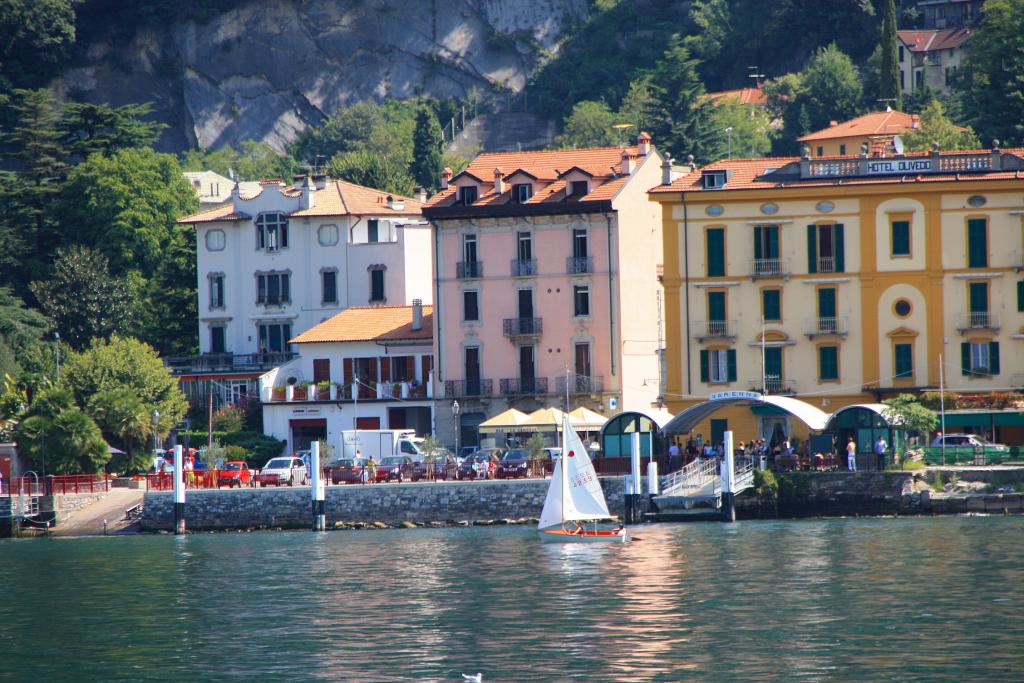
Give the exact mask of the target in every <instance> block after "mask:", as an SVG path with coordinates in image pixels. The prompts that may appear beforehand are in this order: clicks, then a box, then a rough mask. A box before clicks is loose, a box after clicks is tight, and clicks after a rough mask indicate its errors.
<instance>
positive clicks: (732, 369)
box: [725, 349, 736, 382]
mask: <svg viewBox="0 0 1024 683" xmlns="http://www.w3.org/2000/svg"><path fill="white" fill-rule="evenodd" d="M725 355H726V365H728V367H729V381H730V382H735V381H736V349H729V350H728V351H727V352H726V354H725Z"/></svg>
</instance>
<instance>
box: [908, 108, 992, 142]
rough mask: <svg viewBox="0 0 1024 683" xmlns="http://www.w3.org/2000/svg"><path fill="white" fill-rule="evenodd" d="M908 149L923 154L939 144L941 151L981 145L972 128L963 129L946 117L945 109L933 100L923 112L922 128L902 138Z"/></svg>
mask: <svg viewBox="0 0 1024 683" xmlns="http://www.w3.org/2000/svg"><path fill="white" fill-rule="evenodd" d="M901 137H902V138H903V144H904V145H905V146H906V149H907V150H908V151H911V152H922V151H925V150H928V149H931V146H932V143H937V144H938V145H939V149H943V150H958V149H978V148H979V147H981V143H980V142H979V141H978V136H977V135H975V134H974V131H973V130H972V129H971V128H969V127H968V128H961V127H960V126H958V125H956V124H955V123H953V122H952V121H950V120H949V118H947V117H946V112H945V109H943V107H942V103H941V102H939V101H938V100H932V101H931V103H929V104H928V106H926V107H925V108H924V110H923V111H922V112H921V119H920V127H919V128H918V129H917V130H908V131H907V132H905V133H903V135H902V136H901Z"/></svg>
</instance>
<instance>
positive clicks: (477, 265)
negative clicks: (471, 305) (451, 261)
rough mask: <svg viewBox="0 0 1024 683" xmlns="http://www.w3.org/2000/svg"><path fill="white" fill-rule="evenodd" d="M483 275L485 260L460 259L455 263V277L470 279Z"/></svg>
mask: <svg viewBox="0 0 1024 683" xmlns="http://www.w3.org/2000/svg"><path fill="white" fill-rule="evenodd" d="M483 276H484V264H483V261H459V262H458V263H456V264H455V277H456V278H458V279H459V280H468V279H471V278H477V277H483Z"/></svg>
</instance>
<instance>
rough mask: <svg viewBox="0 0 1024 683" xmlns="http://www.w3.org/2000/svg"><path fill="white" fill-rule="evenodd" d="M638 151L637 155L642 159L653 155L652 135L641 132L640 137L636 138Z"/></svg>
mask: <svg viewBox="0 0 1024 683" xmlns="http://www.w3.org/2000/svg"><path fill="white" fill-rule="evenodd" d="M636 149H637V154H639V155H640V156H642V157H645V156H647V155H648V154H650V153H651V134H650V133H645V132H643V131H641V132H640V135H637V136H636Z"/></svg>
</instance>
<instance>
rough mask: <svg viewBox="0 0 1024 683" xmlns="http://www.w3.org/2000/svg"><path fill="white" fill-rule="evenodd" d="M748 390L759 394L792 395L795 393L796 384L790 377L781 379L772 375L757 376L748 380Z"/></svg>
mask: <svg viewBox="0 0 1024 683" xmlns="http://www.w3.org/2000/svg"><path fill="white" fill-rule="evenodd" d="M750 391H756V392H757V393H759V394H764V395H766V396H767V395H774V396H793V395H794V394H796V385H795V384H794V383H793V380H791V379H783V378H781V377H776V376H773V375H768V376H767V377H764V378H761V377H758V378H756V379H753V380H751V381H750Z"/></svg>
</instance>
